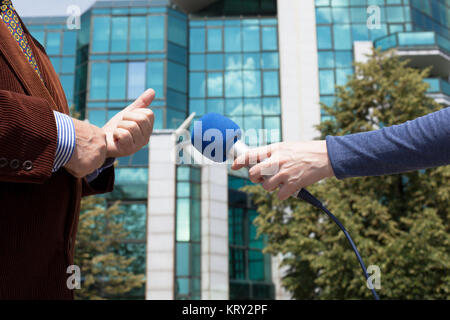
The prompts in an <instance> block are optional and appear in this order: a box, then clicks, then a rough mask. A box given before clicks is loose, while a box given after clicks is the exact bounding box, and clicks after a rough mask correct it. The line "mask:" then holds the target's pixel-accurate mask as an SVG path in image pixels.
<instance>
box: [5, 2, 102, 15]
mask: <svg viewBox="0 0 450 320" xmlns="http://www.w3.org/2000/svg"><path fill="white" fill-rule="evenodd" d="M12 3H13V5H14V7H15V8H16V10H17V12H18V13H19V15H20V16H21V17H41V16H68V15H69V13H68V12H67V8H68V7H70V6H71V5H78V6H79V7H80V9H81V12H84V11H86V10H87V9H89V7H90V6H91V5H93V4H94V3H95V0H12Z"/></svg>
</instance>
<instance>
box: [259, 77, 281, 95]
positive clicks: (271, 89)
mask: <svg viewBox="0 0 450 320" xmlns="http://www.w3.org/2000/svg"><path fill="white" fill-rule="evenodd" d="M263 77H264V82H263V86H264V87H263V90H264V95H265V96H276V95H279V93H280V92H279V88H278V83H279V81H278V71H265V72H263Z"/></svg>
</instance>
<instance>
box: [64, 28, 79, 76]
mask: <svg viewBox="0 0 450 320" xmlns="http://www.w3.org/2000/svg"><path fill="white" fill-rule="evenodd" d="M63 35H64V40H63V54H64V55H75V51H76V45H77V33H76V32H74V31H64V33H63ZM72 72H73V71H72Z"/></svg>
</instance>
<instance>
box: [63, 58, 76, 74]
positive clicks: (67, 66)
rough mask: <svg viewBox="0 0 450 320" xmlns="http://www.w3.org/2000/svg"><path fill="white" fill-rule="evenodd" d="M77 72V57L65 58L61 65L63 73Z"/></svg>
mask: <svg viewBox="0 0 450 320" xmlns="http://www.w3.org/2000/svg"><path fill="white" fill-rule="evenodd" d="M74 70H75V57H63V58H62V64H61V72H62V73H73V72H74Z"/></svg>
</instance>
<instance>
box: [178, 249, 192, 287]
mask: <svg viewBox="0 0 450 320" xmlns="http://www.w3.org/2000/svg"><path fill="white" fill-rule="evenodd" d="M176 249H177V256H176V259H177V269H176V274H177V277H179V276H189V260H190V259H189V258H190V254H189V243H186V242H177V248H176ZM183 291H184V290H183ZM180 293H181V292H180ZM183 293H184V294H187V293H188V290H186V291H185V292H183Z"/></svg>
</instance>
